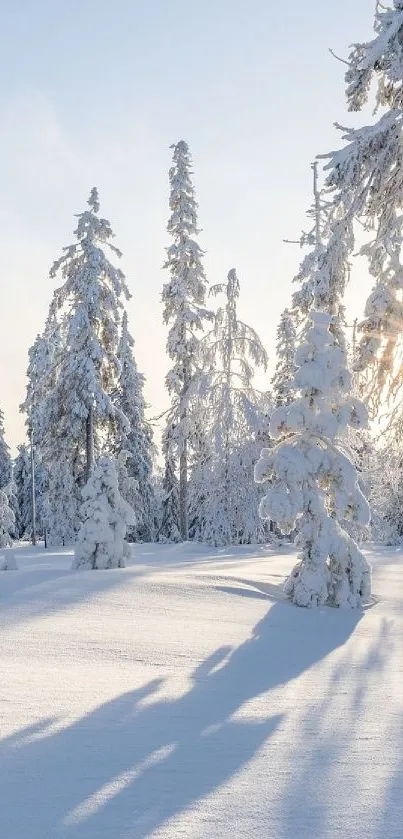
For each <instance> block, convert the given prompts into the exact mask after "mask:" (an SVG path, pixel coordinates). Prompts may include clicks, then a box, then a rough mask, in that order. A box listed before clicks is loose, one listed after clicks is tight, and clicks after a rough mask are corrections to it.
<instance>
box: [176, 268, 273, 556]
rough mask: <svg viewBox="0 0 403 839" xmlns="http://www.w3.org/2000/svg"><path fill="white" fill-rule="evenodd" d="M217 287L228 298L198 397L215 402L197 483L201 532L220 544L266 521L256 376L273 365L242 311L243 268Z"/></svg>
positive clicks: (208, 343)
mask: <svg viewBox="0 0 403 839" xmlns="http://www.w3.org/2000/svg"><path fill="white" fill-rule="evenodd" d="M211 293H212V294H214V295H218V294H225V296H226V302H225V304H224V305H223V306H221V307H219V309H218V311H217V313H216V316H215V319H214V326H213V329H212V330H211V332H210V333H208V335H207V336H206V339H205V341H204V343H203V355H204V365H205V373H204V375H203V378H202V379H201V387H200V389H199V396H200V400H201V404H205V403H206V404H207V406H208V410H207V411H206V417H205V419H204V421H203V425H204V435H205V436H207V439H206V440H205V442H204V446H203V449H204V452H205V454H204V456H203V458H202V461H201V462H200V463H199V464H198V465H197V466H196V468H195V469H194V472H193V475H192V481H191V487H192V488H191V494H192V502H193V503H192V507H193V508H194V512H193V518H196V517H197V520H198V523H197V527H195V533H196V535H197V537H198V538H199V539H201V540H203V541H209V542H213V543H215V544H237V543H243V542H255V541H258V532H259V530H260V529H261V523H260V522H259V516H258V514H257V506H258V497H259V493H258V491H257V490H256V488H254V485H253V466H254V462H255V461H256V459H257V456H258V451H259V449H260V444H259V443H258V436H259V431H260V428H261V425H262V421H263V418H262V415H261V411H260V404H259V403H260V394H258V393H257V391H256V389H255V388H254V386H253V376H254V373H255V370H256V368H259V367H260V368H263V369H266V366H267V355H266V350H265V349H264V347H263V344H262V342H261V340H260V338H259V336H258V335H257V333H256V332H255V330H254V329H252V328H251V327H250V326H248V325H247V324H245V323H244V322H243V321H241V320H240V319H239V317H238V313H237V301H238V298H239V281H238V277H237V275H236V271H235V270H234V269H232V270H231V271H229V273H228V279H227V282H226V283H219V284H217V285H215V286H213V287H212V289H211Z"/></svg>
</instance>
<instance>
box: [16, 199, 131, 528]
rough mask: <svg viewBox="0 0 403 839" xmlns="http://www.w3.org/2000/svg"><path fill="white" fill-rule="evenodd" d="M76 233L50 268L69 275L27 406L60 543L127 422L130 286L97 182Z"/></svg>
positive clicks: (33, 362) (37, 357)
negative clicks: (120, 396) (116, 260)
mask: <svg viewBox="0 0 403 839" xmlns="http://www.w3.org/2000/svg"><path fill="white" fill-rule="evenodd" d="M75 236H76V241H75V242H74V243H73V244H72V245H70V246H69V247H67V248H65V249H64V252H63V254H62V256H61V257H60V259H59V260H57V261H56V262H55V263H54V265H53V267H52V269H51V272H50V273H51V277H52V278H53V277H57V276H59V275H61V278H62V280H63V282H62V285H61V286H60V288H58V289H57V290H56V291H55V293H54V296H53V300H52V302H51V306H50V310H49V315H48V319H47V322H46V326H45V331H44V333H43V335H42V336H40V337H39V338H38V339H37V341H36V342H35V345H34V347H33V349H32V352H31V354H30V366H29V370H28V379H29V384H28V392H27V399H26V402H25V403H24V406H23V408H24V410H25V411H26V413H27V423H28V425H29V428H30V429H31V428H32V432H33V435H34V442H35V445H36V446H38V445H39V447H40V454H41V459H42V462H43V464H44V467H45V468H46V470H47V472H48V475H49V486H48V503H47V509H48V513H47V517H48V522H47V525H48V528H49V529H50V531H51V532H52V533H53V538H54V540H56V541H60V542H61V543H62V542H65V541H66V540H67V541H70V538H71V537H72V536H73V535H74V533H75V531H76V526H77V517H78V506H79V505H78V498H79V495H80V492H81V488H82V486H83V485H84V483H85V479H86V476H87V475H88V473H89V471H90V469H91V466H92V464H93V462H94V453H99V452H100V451H101V449H102V447H103V445H104V443H105V438H106V437H108V436H109V435H112V434H114V435H116V433H117V429H118V428H119V427H124V426H125V424H126V420H125V417H124V415H123V414H122V412H121V411H120V409H119V408H118V407H117V406H116V405H115V404H114V399H113V395H114V394H115V392H116V387H117V382H118V375H119V370H120V365H119V361H118V358H117V352H118V342H119V327H120V321H121V313H122V310H123V303H122V298H127V297H128V296H129V293H128V290H127V287H126V282H125V278H124V275H123V273H122V271H121V270H120V269H118V268H116V267H115V266H114V265H113V264H112V262H111V261H110V260H109V258H108V256H109V255H110V254H112V256H113V257H120V252H119V251H118V250H117V248H115V247H114V245H113V244H112V241H111V240H112V238H113V233H112V229H111V226H110V223H109V221H107V220H106V219H104V218H101V217H100V216H99V200H98V193H97V190H96V189H93V190H92V191H91V194H90V198H89V201H88V209H86V210H85V211H84V212H83V213H80V214H79V215H78V223H77V227H76V230H75ZM72 482H73V484H72ZM72 486H73V490H74V491H73V492H72ZM68 498H69V499H70V501H69V503H68V504H67V503H66V500H67V499H68ZM63 503H64V504H65V519H64V521H63V517H62V515H61V513H62V506H61V505H62V504H63ZM53 516H55V519H54V520H53V518H52V517H53ZM67 516H69V520H68V521H67Z"/></svg>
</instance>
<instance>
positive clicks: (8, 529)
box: [0, 489, 15, 570]
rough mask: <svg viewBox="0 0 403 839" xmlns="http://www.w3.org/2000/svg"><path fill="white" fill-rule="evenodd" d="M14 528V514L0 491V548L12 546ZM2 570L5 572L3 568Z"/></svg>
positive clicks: (5, 496)
mask: <svg viewBox="0 0 403 839" xmlns="http://www.w3.org/2000/svg"><path fill="white" fill-rule="evenodd" d="M14 527H15V518H14V513H13V511H12V509H11V507H10V505H9V503H8V498H7V495H6V493H5V492H4V490H2V489H0V548H8V547H10V546H11V545H12V543H13V542H12V540H13V532H14ZM2 570H5V567H3V568H2Z"/></svg>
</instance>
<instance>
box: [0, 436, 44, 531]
mask: <svg viewBox="0 0 403 839" xmlns="http://www.w3.org/2000/svg"><path fill="white" fill-rule="evenodd" d="M34 467H35V503H36V528H37V532H38V534H39V535H40V536H42V535H43V532H44V528H45V493H46V489H47V475H46V472H45V469H44V467H43V465H42V462H41V460H40V457H39V455H38V454H37V450H36V449H34ZM13 484H14V485H15V494H16V497H17V502H18V514H17V515H16V521H17V526H18V535H19V537H20V538H21V539H30V538H31V536H32V529H33V526H32V464H31V453H30V451H29V449H28V446H26V445H25V443H23V444H22V445H20V446H18V455H17V457H16V459H15V461H14V469H13ZM6 491H7V490H6ZM9 500H10V496H9ZM11 506H13V505H12V503H11Z"/></svg>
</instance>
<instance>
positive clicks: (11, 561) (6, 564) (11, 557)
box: [0, 548, 18, 571]
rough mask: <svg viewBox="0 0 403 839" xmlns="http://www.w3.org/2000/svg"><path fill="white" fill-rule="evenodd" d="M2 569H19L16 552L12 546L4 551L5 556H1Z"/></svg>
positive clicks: (0, 565)
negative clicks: (11, 548)
mask: <svg viewBox="0 0 403 839" xmlns="http://www.w3.org/2000/svg"><path fill="white" fill-rule="evenodd" d="M0 571H18V565H17V560H16V558H15V553H14V551H12V550H10V548H8V549H7V550H6V551H5V552H4V556H3V557H0Z"/></svg>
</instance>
